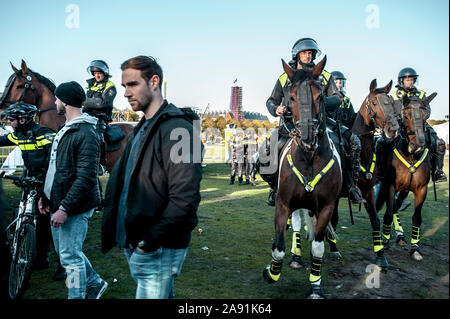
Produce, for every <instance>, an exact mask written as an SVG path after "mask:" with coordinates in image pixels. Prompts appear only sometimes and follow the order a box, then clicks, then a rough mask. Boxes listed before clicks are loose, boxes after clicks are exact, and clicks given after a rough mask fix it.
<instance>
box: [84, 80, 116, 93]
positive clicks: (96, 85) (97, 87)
mask: <svg viewBox="0 0 450 319" xmlns="http://www.w3.org/2000/svg"><path fill="white" fill-rule="evenodd" d="M111 87H114V83H112V82H111V81H108V82H106V85H105V86H103V83H98V82H95V83H94V85H93V86H91V87H90V88H88V89H89V90H91V91H94V92H100V93H103V92H104V91H106V90H107V89H109V88H111Z"/></svg>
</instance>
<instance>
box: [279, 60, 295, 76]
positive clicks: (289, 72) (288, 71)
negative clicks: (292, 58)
mask: <svg viewBox="0 0 450 319" xmlns="http://www.w3.org/2000/svg"><path fill="white" fill-rule="evenodd" d="M281 63H282V64H283V69H284V72H286V74H287V76H288V78H289V80H291V81H292V79H293V78H294V74H295V71H294V69H292V68H291V67H290V66H289V65H288V64H287V63H286V62H284V60H283V59H281Z"/></svg>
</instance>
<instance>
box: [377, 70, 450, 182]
mask: <svg viewBox="0 0 450 319" xmlns="http://www.w3.org/2000/svg"><path fill="white" fill-rule="evenodd" d="M418 77H419V75H418V74H417V72H416V71H415V70H414V69H413V68H410V67H407V68H403V69H401V70H400V72H399V73H398V77H397V79H398V84H397V85H396V86H395V87H396V90H395V91H393V92H392V93H391V96H392V98H393V99H394V108H395V112H396V114H397V115H398V117H399V120H400V119H401V112H402V108H403V105H402V102H401V100H402V98H403V96H405V95H406V96H409V97H411V96H417V97H418V98H420V99H424V98H425V97H426V93H425V92H424V91H422V90H420V89H418V88H417V87H416V86H415V85H414V84H417V83H418V81H417V78H418ZM426 107H427V118H428V117H429V116H430V114H431V108H430V107H429V105H426ZM425 132H426V134H425V142H426V144H427V147H428V148H429V149H430V151H431V162H432V166H433V171H434V173H433V180H434V181H435V182H445V181H447V177H446V176H445V174H444V172H443V167H444V156H445V141H444V140H443V139H441V138H439V137H438V136H437V134H436V132H435V131H434V130H433V128H432V127H431V126H430V125H429V124H428V123H425ZM391 146H392V140H389V139H387V138H386V137H385V136H384V135H383V136H381V137H380V138H379V139H378V140H377V143H376V154H377V163H378V165H377V170H378V175H379V176H380V177H379V181H380V182H383V181H384V178H383V177H384V174H385V169H386V167H385V165H384V163H385V159H386V154H387V152H389V150H390V148H391Z"/></svg>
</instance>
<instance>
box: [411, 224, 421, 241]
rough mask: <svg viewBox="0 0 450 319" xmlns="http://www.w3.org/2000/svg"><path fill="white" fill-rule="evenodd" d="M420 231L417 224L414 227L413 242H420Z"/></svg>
mask: <svg viewBox="0 0 450 319" xmlns="http://www.w3.org/2000/svg"><path fill="white" fill-rule="evenodd" d="M419 232H420V227H417V226H413V227H412V234H411V244H417V243H418V242H419Z"/></svg>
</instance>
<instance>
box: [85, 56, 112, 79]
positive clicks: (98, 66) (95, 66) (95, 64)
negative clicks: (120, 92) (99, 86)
mask: <svg viewBox="0 0 450 319" xmlns="http://www.w3.org/2000/svg"><path fill="white" fill-rule="evenodd" d="M86 71H87V72H88V73H91V74H92V75H94V72H103V73H104V74H105V77H111V76H110V75H109V67H108V64H107V63H106V62H105V61H103V60H94V61H92V62H91V63H90V64H89V66H88V67H87V69H86Z"/></svg>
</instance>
